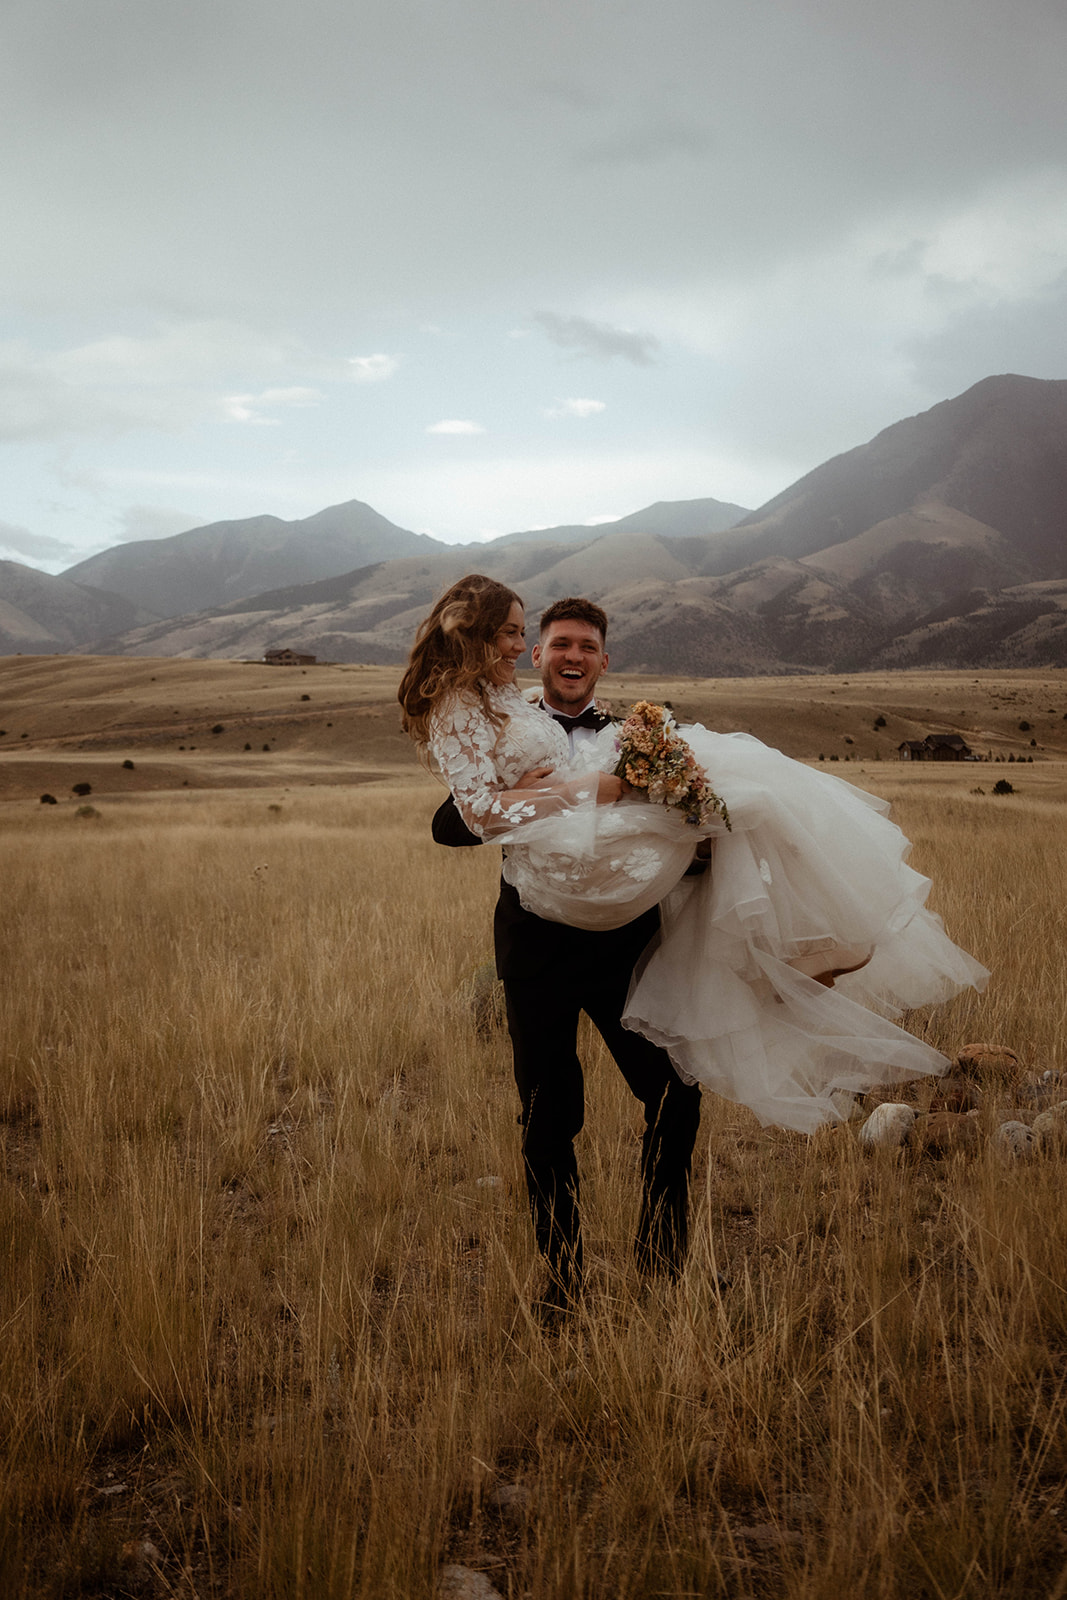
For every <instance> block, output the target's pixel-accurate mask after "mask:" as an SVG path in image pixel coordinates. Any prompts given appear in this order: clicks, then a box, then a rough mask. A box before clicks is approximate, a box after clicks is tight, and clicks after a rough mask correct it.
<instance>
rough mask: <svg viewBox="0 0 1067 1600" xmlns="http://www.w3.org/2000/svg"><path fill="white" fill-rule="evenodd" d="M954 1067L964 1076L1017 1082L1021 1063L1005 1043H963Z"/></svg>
mask: <svg viewBox="0 0 1067 1600" xmlns="http://www.w3.org/2000/svg"><path fill="white" fill-rule="evenodd" d="M956 1067H957V1069H958V1071H959V1072H961V1073H962V1074H963V1076H964V1077H965V1078H978V1079H990V1080H993V1081H995V1082H998V1083H1019V1082H1020V1081H1021V1079H1022V1076H1023V1064H1022V1062H1021V1061H1020V1060H1019V1057H1018V1055H1017V1054H1016V1052H1015V1051H1014V1050H1012V1049H1010V1048H1009V1046H1008V1045H1006V1044H965V1045H964V1047H963V1049H962V1050H961V1051H960V1053H959V1055H958V1056H957V1057H956Z"/></svg>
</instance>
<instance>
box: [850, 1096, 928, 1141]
mask: <svg viewBox="0 0 1067 1600" xmlns="http://www.w3.org/2000/svg"><path fill="white" fill-rule="evenodd" d="M914 1122H915V1107H914V1106H905V1105H901V1104H900V1102H899V1101H898V1102H896V1103H894V1102H893V1101H886V1103H885V1104H884V1105H880V1106H875V1108H874V1110H873V1111H872V1112H871V1114H870V1116H869V1117H868V1118H867V1121H866V1122H865V1123H864V1124H863V1127H862V1128H861V1129H860V1132H859V1141H860V1144H861V1145H862V1146H863V1148H864V1149H865V1150H899V1149H900V1147H901V1145H902V1144H903V1143H904V1141H905V1139H906V1138H907V1137H908V1134H909V1133H910V1132H911V1129H912V1125H913V1124H914Z"/></svg>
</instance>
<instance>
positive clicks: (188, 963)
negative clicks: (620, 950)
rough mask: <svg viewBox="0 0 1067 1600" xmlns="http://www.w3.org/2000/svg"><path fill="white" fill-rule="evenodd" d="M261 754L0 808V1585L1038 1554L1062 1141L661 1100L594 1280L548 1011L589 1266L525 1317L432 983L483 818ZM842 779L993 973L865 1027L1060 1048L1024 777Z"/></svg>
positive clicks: (468, 924) (463, 894)
mask: <svg viewBox="0 0 1067 1600" xmlns="http://www.w3.org/2000/svg"><path fill="white" fill-rule="evenodd" d="M154 665H155V664H153V666H154ZM183 665H188V664H183ZM679 698H680V697H679ZM1052 703H1053V702H1052V700H1051V699H1049V700H1048V704H1049V705H1052ZM755 731H756V732H760V729H759V728H758V727H757V728H756V730H755ZM297 771H298V767H297V765H296V758H295V756H294V766H293V775H294V786H293V787H291V788H290V790H289V792H288V793H286V792H285V789H284V786H279V787H278V788H277V791H276V792H275V790H273V789H272V790H265V789H257V788H249V789H246V790H244V791H243V792H241V791H237V790H224V791H221V792H218V793H215V794H212V793H205V792H200V793H194V794H192V795H189V794H182V793H179V794H177V795H172V796H168V795H166V794H165V793H162V792H156V793H146V794H141V795H138V794H136V793H129V794H126V795H125V796H124V797H116V798H114V799H112V798H110V797H109V798H104V799H100V798H98V795H97V793H95V792H94V796H93V798H94V800H95V801H96V803H97V809H98V810H99V812H100V815H99V816H97V817H91V818H79V817H78V816H77V815H76V814H75V810H74V808H73V806H72V805H71V804H69V803H66V804H63V805H61V806H58V807H55V808H50V807H39V806H37V805H36V804H35V803H34V802H31V801H29V800H15V801H12V802H11V803H9V804H8V805H5V806H4V807H3V808H2V810H0V875H2V881H3V884H4V891H5V892H4V910H5V927H4V983H3V985H2V989H0V1016H2V1026H0V1106H2V1108H3V1115H4V1122H3V1124H2V1131H3V1152H4V1177H3V1181H2V1183H0V1206H2V1208H3V1213H4V1215H3V1225H2V1230H0V1238H2V1240H3V1250H4V1253H5V1259H4V1263H3V1271H2V1273H0V1329H2V1330H3V1338H2V1340H0V1371H2V1377H0V1406H2V1408H3V1410H2V1424H0V1502H2V1505H3V1518H2V1522H0V1593H4V1594H12V1595H26V1596H29V1597H44V1596H49V1597H53V1596H55V1597H58V1596H73V1595H82V1596H120V1595H131V1596H157V1595H175V1596H177V1595H182V1596H187V1595H199V1596H205V1597H207V1596H214V1595H219V1596H222V1595H231V1596H235V1597H242V1600H244V1597H249V1600H251V1597H256V1600H259V1597H278V1600H282V1597H287V1600H288V1597H306V1600H312V1597H314V1600H333V1597H341V1596H345V1597H348V1596H367V1597H371V1596H373V1597H376V1600H377V1597H384V1596H395V1597H397V1600H407V1597H409V1596H411V1597H417V1596H423V1595H425V1596H429V1595H431V1594H432V1593H433V1590H434V1586H435V1583H436V1581H437V1575H438V1573H439V1571H440V1568H441V1566H442V1564H443V1563H445V1562H447V1561H459V1562H463V1563H465V1564H466V1565H469V1566H472V1567H476V1568H480V1569H482V1570H483V1571H484V1572H485V1573H486V1575H487V1577H489V1578H490V1579H491V1581H492V1582H493V1584H494V1585H495V1586H496V1588H497V1589H498V1590H499V1592H500V1593H501V1594H502V1595H505V1596H508V1597H509V1600H512V1597H514V1600H517V1597H519V1596H525V1595H530V1596H534V1597H536V1600H553V1597H559V1600H564V1597H568V1600H569V1597H572V1596H573V1597H578V1596H580V1597H590V1600H592V1597H597V1600H599V1597H602V1596H603V1597H608V1596H611V1597H613V1600H614V1597H617V1596H620V1597H626V1600H629V1597H633V1600H637V1597H649V1600H651V1597H652V1596H678V1597H681V1596H692V1595H715V1594H720V1593H721V1594H724V1595H738V1596H747V1595H774V1596H788V1597H796V1600H815V1597H820V1600H821V1597H824V1596H825V1597H827V1600H829V1597H831V1596H832V1597H833V1600H839V1597H840V1596H841V1595H842V1594H853V1593H855V1594H859V1593H863V1594H865V1595H867V1594H870V1595H874V1596H885V1597H889V1596H892V1597H896V1596H901V1597H903V1596H929V1597H931V1600H934V1597H937V1600H941V1597H946V1600H947V1597H949V1596H953V1597H956V1596H959V1597H963V1596H967V1597H971V1596H973V1597H975V1600H978V1597H980V1596H981V1597H985V1596H988V1595H990V1594H1003V1595H1009V1596H1019V1597H1020V1600H1022V1597H1028V1596H1031V1595H1034V1594H1042V1595H1046V1594H1048V1595H1051V1594H1062V1593H1064V1592H1067V1538H1065V1535H1064V1533H1063V1532H1062V1531H1061V1523H1062V1522H1063V1521H1064V1520H1067V1508H1065V1505H1064V1499H1065V1496H1064V1482H1065V1475H1067V1431H1065V1427H1064V1407H1065V1402H1067V1297H1065V1292H1064V1291H1065V1287H1067V1213H1065V1210H1064V1207H1063V1204H1062V1191H1063V1176H1064V1169H1063V1167H1062V1165H1061V1164H1059V1163H1057V1162H1055V1161H1041V1162H1036V1163H1033V1164H1028V1165H1023V1166H1019V1167H1015V1168H1009V1167H1005V1166H1002V1165H1000V1164H999V1163H998V1162H997V1161H996V1159H995V1158H994V1157H993V1155H992V1153H991V1152H990V1151H989V1150H988V1149H987V1150H986V1151H985V1152H984V1153H983V1155H982V1156H981V1157H980V1158H979V1159H978V1160H976V1161H974V1162H970V1163H963V1162H958V1161H953V1162H935V1161H931V1160H926V1159H924V1160H922V1161H916V1160H909V1161H902V1160H899V1159H896V1160H893V1159H889V1160H879V1161H871V1160H867V1159H864V1158H862V1156H861V1154H860V1152H859V1150H858V1148H857V1145H856V1141H855V1138H854V1134H853V1132H852V1131H851V1130H850V1129H846V1128H842V1129H838V1130H833V1131H827V1132H825V1133H823V1134H821V1135H819V1136H818V1137H816V1138H814V1139H811V1140H805V1139H803V1138H801V1137H799V1136H795V1135H789V1134H784V1133H774V1132H762V1131H761V1130H759V1129H758V1128H757V1127H756V1125H755V1123H754V1122H753V1121H752V1120H751V1119H750V1118H749V1117H748V1116H747V1115H746V1114H745V1113H742V1112H740V1111H738V1110H737V1109H735V1108H733V1107H730V1106H728V1105H725V1104H723V1103H721V1102H716V1101H713V1100H712V1099H711V1098H710V1097H706V1100H705V1112H704V1118H703V1126H702V1131H701V1139H700V1143H699V1146H698V1159H697V1169H696V1174H695V1184H694V1199H695V1218H694V1223H695V1227H694V1232H695V1238H694V1245H693V1251H692V1257H691V1261H690V1266H689V1269H688V1271H687V1274H686V1276H685V1279H684V1281H683V1283H682V1284H681V1285H680V1286H678V1287H677V1288H670V1287H666V1286H662V1287H657V1286H653V1287H648V1286H642V1284H641V1283H640V1282H639V1281H638V1280H637V1278H636V1277H635V1276H634V1275H633V1273H632V1271H631V1268H630V1263H629V1241H630V1235H631V1232H632V1226H633V1220H634V1213H635V1209H636V1189H637V1183H636V1163H637V1153H638V1123H637V1118H636V1116H635V1108H634V1104H633V1102H632V1101H631V1100H630V1099H629V1098H628V1096H627V1094H626V1091H625V1089H624V1087H623V1086H622V1084H621V1080H620V1078H619V1075H618V1074H617V1073H616V1072H615V1070H614V1068H613V1067H612V1065H611V1063H610V1062H609V1061H606V1060H605V1059H604V1058H603V1057H602V1055H601V1053H600V1051H599V1049H598V1047H597V1044H596V1041H595V1038H593V1037H590V1038H589V1039H588V1040H587V1041H586V1045H587V1050H586V1054H587V1058H588V1060H589V1062H590V1073H589V1096H588V1098H589V1114H588V1124H587V1132H586V1134H585V1135H584V1136H583V1140H582V1148H581V1153H580V1159H581V1162H582V1166H583V1175H584V1181H585V1190H584V1209H585V1214H586V1228H587V1246H588V1250H589V1254H590V1256H591V1268H592V1271H591V1277H592V1286H591V1293H590V1297H589V1302H588V1305H587V1308H586V1310H585V1313H584V1314H583V1316H582V1317H581V1318H580V1319H578V1320H577V1321H576V1322H575V1323H574V1324H573V1325H570V1326H568V1327H566V1328H565V1329H564V1330H563V1331H562V1332H561V1334H560V1335H559V1336H558V1337H557V1338H545V1337H544V1336H543V1335H541V1334H540V1333H539V1332H538V1331H537V1330H536V1329H535V1328H534V1327H533V1325H532V1324H531V1323H530V1321H529V1319H528V1317H527V1316H526V1314H525V1311H524V1307H525V1304H526V1302H527V1300H528V1298H529V1296H530V1294H531V1293H532V1291H533V1288H534V1286H535V1284H536V1282H537V1266H536V1262H535V1261H534V1259H533V1254H532V1249H531V1244H530V1239H529V1229H528V1224H527V1221H526V1217H525V1213H524V1202H523V1199H522V1194H521V1182H520V1175H519V1167H518V1151H517V1129H516V1127H515V1114H516V1109H517V1108H516V1104H515V1094H514V1089H513V1086H512V1084H511V1081H510V1063H509V1052H508V1048H507V1042H506V1038H505V1037H503V1036H502V1035H499V1034H494V1035H493V1036H491V1037H490V1038H489V1039H487V1040H482V1039H479V1038H478V1037H477V1035H476V1034H475V1032H474V1029H473V1026H472V1021H471V1017H470V1014H469V1010H468V1008H467V1007H466V1005H465V1004H464V1002H463V1000H462V998H461V996H459V995H458V994H457V991H460V990H461V988H462V985H463V983H464V981H465V980H466V979H467V978H468V976H469V975H470V973H471V972H472V970H473V969H474V968H475V967H476V966H477V965H478V964H479V963H480V962H481V961H482V960H483V959H485V957H486V956H487V955H488V953H489V944H490V930H489V923H490V911H491V905H492V899H493V894H494V884H495V874H496V869H497V864H498V863H497V860H496V859H494V858H495V857H496V852H494V851H491V850H484V851H477V852H445V851H440V850H436V849H435V847H434V846H433V845H432V844H431V843H430V841H429V838H428V830H427V822H428V817H429V813H430V811H431V809H432V807H433V805H434V804H435V803H436V800H437V792H436V791H435V790H434V789H433V788H432V787H431V786H430V784H429V783H428V781H427V780H423V779H420V778H419V775H418V773H417V769H409V770H406V771H398V772H397V774H396V776H395V777H394V778H391V779H389V780H388V781H378V782H373V783H368V784H366V785H364V786H361V787H355V788H338V787H332V788H321V787H320V788H310V787H303V788H299V789H298V788H296V787H295V776H296V773H297ZM845 771H846V772H847V775H848V776H849V777H850V778H853V779H854V780H855V781H858V782H861V783H867V784H869V785H870V786H871V787H872V788H874V789H880V790H881V791H882V792H886V793H890V797H891V798H893V799H894V801H895V803H896V804H897V807H898V811H897V815H898V818H899V820H900V821H901V823H902V825H903V826H904V828H905V830H906V831H907V832H908V833H909V835H910V836H911V837H912V838H913V839H914V841H915V846H916V849H915V856H914V857H913V860H914V862H915V864H916V865H917V866H919V867H920V869H921V870H925V871H929V872H931V874H932V875H933V876H934V877H935V880H936V882H937V891H936V903H937V908H938V909H939V910H941V911H942V913H943V914H944V916H945V918H946V921H947V923H948V925H949V927H950V930H951V931H952V932H953V934H954V935H955V936H956V937H957V938H959V939H960V941H961V942H962V943H964V944H965V945H967V947H968V948H970V949H972V950H973V951H974V953H975V954H976V955H978V956H979V958H980V959H983V960H985V961H986V962H987V963H988V964H989V965H990V966H992V967H993V968H994V969H995V978H994V982H993V984H992V985H991V987H990V990H989V992H988V994H987V995H986V996H985V997H982V998H978V997H975V996H968V997H964V998H963V999H961V1000H959V1001H957V1002H955V1003H954V1005H953V1006H951V1007H948V1008H946V1009H945V1010H944V1011H942V1012H940V1013H937V1014H934V1015H931V1016H915V1017H912V1018H911V1019H910V1023H911V1026H912V1027H913V1028H915V1029H916V1030H917V1031H922V1032H925V1033H926V1034H927V1035H928V1036H929V1037H930V1038H931V1039H932V1040H933V1041H934V1042H936V1043H939V1044H941V1045H942V1046H944V1047H946V1048H948V1049H954V1048H955V1047H957V1046H958V1045H959V1044H961V1043H963V1042H965V1041H966V1040H969V1039H974V1038H983V1037H996V1038H999V1039H1002V1040H1004V1041H1005V1042H1007V1043H1009V1044H1012V1045H1014V1046H1015V1048H1017V1049H1018V1050H1019V1051H1020V1052H1021V1053H1022V1054H1023V1055H1024V1057H1025V1058H1026V1060H1027V1062H1028V1064H1029V1065H1030V1066H1032V1067H1033V1068H1034V1069H1035V1070H1040V1069H1043V1068H1045V1067H1052V1066H1067V1061H1065V1060H1064V1056H1063V1040H1064V1037H1065V1032H1067V970H1065V962H1064V954H1063V952H1064V948H1065V944H1067V940H1065V933H1067V929H1065V925H1064V924H1065V919H1067V912H1065V906H1067V839H1065V830H1064V829H1063V826H1062V823H1063V816H1064V806H1065V801H1067V769H1065V768H1064V767H1062V766H1058V765H1055V764H1052V763H1045V764H1044V765H1042V766H1038V765H1037V764H1035V766H1033V767H1027V768H1026V771H1025V776H1024V777H1019V779H1018V782H1017V785H1016V786H1017V789H1018V790H1019V792H1018V793H1017V794H1016V795H1014V796H1009V797H1005V798H1004V799H999V798H994V797H993V796H992V795H991V794H989V793H988V790H989V789H990V788H991V783H992V780H993V779H995V778H996V777H997V776H1000V775H1001V774H1004V773H1005V772H1007V773H1008V775H1009V776H1012V777H1015V776H1016V775H1015V773H1014V769H1008V768H1005V767H999V768H996V769H992V768H989V767H981V768H968V769H959V768H952V769H949V768H937V767H934V768H931V767H925V768H922V769H919V768H916V769H912V770H906V769H903V768H900V767H897V766H892V767H890V766H886V765H882V766H881V767H880V768H879V769H877V770H876V769H875V768H874V767H873V765H868V764H865V765H864V767H863V769H862V770H861V768H860V767H859V766H858V765H855V764H854V765H853V767H852V768H851V769H849V768H846V769H845ZM976 787H985V788H986V790H987V793H986V794H985V795H976V794H973V793H971V792H970V791H971V789H973V788H976ZM272 807H275V808H279V809H271V808H272ZM983 1115H984V1122H985V1125H986V1126H987V1128H988V1126H990V1125H991V1123H992V1121H993V1120H994V1112H993V1110H992V1108H988V1109H987V1110H986V1112H985V1113H984V1114H983ZM484 1180H492V1181H484ZM716 1265H717V1266H719V1267H723V1268H725V1269H726V1270H728V1271H729V1272H730V1274H731V1276H732V1278H733V1285H732V1287H731V1288H730V1289H729V1290H728V1291H727V1292H726V1293H725V1294H724V1295H722V1296H720V1295H718V1294H717V1293H716V1292H715V1291H714V1289H713V1288H712V1283H713V1281H714V1279H713V1269H714V1267H715V1266H716ZM502 1484H505V1485H506V1484H514V1485H519V1486H520V1487H521V1488H523V1489H524V1490H526V1491H527V1494H526V1497H525V1499H524V1500H522V1501H521V1502H520V1503H518V1504H517V1505H515V1506H513V1507H512V1508H511V1509H510V1510H509V1511H504V1510H501V1509H499V1508H497V1507H495V1506H494V1504H493V1502H492V1496H493V1491H494V1489H496V1488H497V1487H499V1486H500V1485H502Z"/></svg>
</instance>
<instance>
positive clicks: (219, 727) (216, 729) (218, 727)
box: [211, 722, 226, 733]
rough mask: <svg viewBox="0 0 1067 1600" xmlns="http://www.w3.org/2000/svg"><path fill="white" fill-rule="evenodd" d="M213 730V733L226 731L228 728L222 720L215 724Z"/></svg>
mask: <svg viewBox="0 0 1067 1600" xmlns="http://www.w3.org/2000/svg"><path fill="white" fill-rule="evenodd" d="M211 731H212V733H225V732H226V729H225V728H224V727H223V726H222V723H221V722H216V724H215V726H214V727H213V728H212V730H211Z"/></svg>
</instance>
